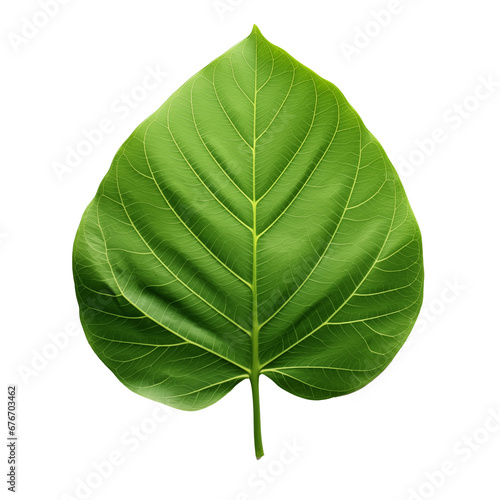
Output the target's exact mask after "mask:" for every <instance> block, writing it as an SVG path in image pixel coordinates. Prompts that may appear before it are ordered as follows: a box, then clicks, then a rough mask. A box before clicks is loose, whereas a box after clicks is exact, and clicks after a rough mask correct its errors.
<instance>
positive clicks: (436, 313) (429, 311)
mask: <svg viewBox="0 0 500 500" xmlns="http://www.w3.org/2000/svg"><path fill="white" fill-rule="evenodd" d="M466 290H467V286H466V285H465V284H464V283H462V282H461V281H460V279H459V278H453V279H452V280H450V279H446V280H445V281H444V286H443V288H442V290H441V292H440V293H439V295H438V296H437V297H434V298H432V299H431V300H430V301H429V302H427V301H426V302H425V303H424V305H423V307H422V309H421V311H420V314H419V316H418V320H417V323H416V325H415V332H416V333H423V332H425V331H426V330H427V329H428V328H429V326H430V325H432V324H433V323H434V322H435V321H437V319H438V318H439V317H440V316H442V315H443V314H445V312H446V310H447V308H448V307H449V306H450V305H451V304H453V303H455V302H456V301H457V299H458V298H459V297H460V296H461V295H462V294H463V293H464V292H465V291H466ZM412 338H413V336H410V339H412Z"/></svg>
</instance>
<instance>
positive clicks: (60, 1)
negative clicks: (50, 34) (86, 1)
mask: <svg viewBox="0 0 500 500" xmlns="http://www.w3.org/2000/svg"><path fill="white" fill-rule="evenodd" d="M70 1H71V0H40V1H39V2H38V6H39V7H40V9H39V10H37V11H36V12H35V13H34V14H33V15H32V16H30V17H29V18H28V17H22V18H21V28H20V30H19V32H18V33H14V32H10V33H9V34H8V35H7V38H8V40H9V42H10V45H11V47H12V50H13V51H14V53H15V54H17V53H18V52H19V51H20V50H21V48H22V47H23V46H25V45H27V44H28V43H29V42H30V41H31V40H33V39H34V38H35V37H37V36H38V34H39V33H40V31H41V30H43V28H45V27H46V26H47V25H48V24H49V22H50V21H51V19H53V18H54V17H56V16H57V14H59V11H60V10H61V7H62V6H63V5H67V4H68V3H69V2H70Z"/></svg>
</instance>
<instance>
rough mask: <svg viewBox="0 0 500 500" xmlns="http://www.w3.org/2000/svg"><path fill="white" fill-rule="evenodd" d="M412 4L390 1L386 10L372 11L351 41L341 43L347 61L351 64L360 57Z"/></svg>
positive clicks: (398, 0)
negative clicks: (356, 57) (355, 58)
mask: <svg viewBox="0 0 500 500" xmlns="http://www.w3.org/2000/svg"><path fill="white" fill-rule="evenodd" d="M412 2H413V0H389V2H387V5H386V6H385V7H384V8H382V9H378V10H372V11H371V13H370V19H369V20H368V21H366V22H365V23H362V24H361V25H358V26H356V27H355V28H354V35H353V36H352V38H351V39H350V41H349V42H346V41H343V42H341V43H340V50H341V51H342V54H343V55H344V57H345V59H346V61H347V62H348V63H351V62H352V60H353V57H355V56H358V55H359V54H361V52H363V50H365V49H366V48H367V47H369V46H370V45H371V44H372V43H373V41H374V39H375V38H377V37H378V36H380V34H381V33H382V32H383V31H384V30H385V29H387V28H388V27H389V26H390V25H391V24H392V22H393V20H394V19H395V18H396V17H397V16H399V15H400V14H401V13H402V12H404V10H405V8H406V6H407V5H408V4H411V3H412Z"/></svg>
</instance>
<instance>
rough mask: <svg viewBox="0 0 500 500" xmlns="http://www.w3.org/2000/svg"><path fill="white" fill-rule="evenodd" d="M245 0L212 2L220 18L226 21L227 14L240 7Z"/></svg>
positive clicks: (217, 0)
mask: <svg viewBox="0 0 500 500" xmlns="http://www.w3.org/2000/svg"><path fill="white" fill-rule="evenodd" d="M243 1H244V0H214V1H213V2H212V7H213V9H214V10H215V12H216V13H217V16H218V18H219V19H220V20H221V21H224V19H225V18H226V14H230V13H231V12H234V11H235V10H236V8H237V7H239V6H240V5H241V4H242V3H243Z"/></svg>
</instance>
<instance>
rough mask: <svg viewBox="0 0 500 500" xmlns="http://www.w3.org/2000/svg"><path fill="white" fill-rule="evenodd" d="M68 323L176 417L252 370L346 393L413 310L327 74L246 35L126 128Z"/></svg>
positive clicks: (95, 207)
mask: <svg viewBox="0 0 500 500" xmlns="http://www.w3.org/2000/svg"><path fill="white" fill-rule="evenodd" d="M74 275H75V283H76V291H77V296H78V301H79V304H80V313H81V321H82V324H83V327H84V330H85V333H86V335H87V338H88V341H89V343H90V345H91V346H92V348H93V349H94V351H95V352H96V353H97V355H98V356H99V357H100V358H101V360H102V361H103V362H104V363H105V364H106V365H107V366H108V367H109V368H110V369H111V370H112V371H113V373H114V374H115V375H116V376H117V377H118V378H119V380H120V381H121V382H122V383H123V384H125V385H126V386H127V387H128V388H130V389H131V390H132V391H134V392H136V393H138V394H141V395H142V396H146V397H148V398H151V399H154V400H156V401H160V402H162V403H165V404H167V405H170V406H173V407H175V408H180V409H183V410H198V409H200V408H204V407H206V406H209V405H211V404H213V403H215V402H216V401H217V400H219V399H220V398H222V397H223V396H224V395H225V394H227V393H228V392H229V391H230V390H231V389H232V388H233V387H234V386H235V385H236V384H238V383H239V382H240V381H242V380H244V379H250V382H251V388H252V394H253V403H254V427H255V428H254V431H255V449H256V454H257V457H260V456H262V455H263V450H262V442H261V431H260V410H259V392H258V380H259V375H261V374H263V375H266V376H267V377H269V378H270V379H272V380H273V381H274V382H275V383H276V384H277V385H279V386H280V387H281V388H283V389H285V390H286V391H288V392H290V393H292V394H295V395H296V396H300V397H303V398H308V399H324V398H331V397H333V396H340V395H343V394H347V393H350V392H353V391H355V390H357V389H360V388H361V387H363V386H364V385H366V384H367V383H368V382H370V381H371V380H373V379H374V378H375V377H376V376H377V375H378V374H380V373H381V372H382V371H383V370H384V368H386V367H387V365H388V364H389V363H390V361H391V360H392V358H393V357H394V355H395V354H396V352H397V351H398V350H399V349H400V347H401V346H402V344H403V342H404V341H405V339H406V337H407V336H408V334H409V332H410V330H411V328H412V326H413V324H414V323H415V320H416V318H417V315H418V312H419V309H420V306H421V301H422V286H423V266H422V249H421V238H420V232H419V229H418V226H417V223H416V221H415V217H414V215H413V213H412V210H411V208H410V205H409V203H408V200H407V198H406V195H405V193H404V190H403V187H402V185H401V182H400V180H399V178H398V176H397V174H396V172H395V170H394V168H393V167H392V165H391V163H390V162H389V160H388V158H387V156H386V154H385V153H384V151H383V150H382V148H381V146H380V144H379V143H378V142H377V140H376V139H375V138H374V137H373V135H372V134H371V133H370V132H369V131H368V130H367V129H366V128H365V126H364V124H363V123H362V122H361V120H360V118H359V116H358V115H357V114H356V112H355V111H354V110H353V109H352V107H351V106H350V105H349V104H348V102H347V101H346V99H345V98H344V96H343V95H342V93H341V92H340V91H339V90H338V89H337V88H336V87H335V86H334V85H332V84H331V83H330V82H328V81H326V80H324V79H323V78H320V77H319V76H318V75H316V74H315V73H314V72H312V71H311V70H309V69H308V68H306V67H305V66H303V65H302V64H300V63H298V62H297V61H296V60H295V59H293V58H292V57H291V56H290V55H289V54H287V53H286V52H285V51H283V50H281V49H280V48H278V47H276V46H274V45H272V44H270V43H269V42H268V41H267V40H266V39H265V38H264V37H263V36H262V34H261V33H260V32H259V30H258V29H257V28H254V30H253V31H252V33H251V35H250V36H249V37H248V38H247V39H245V40H243V41H242V42H241V43H239V44H238V45H236V46H235V47H233V48H232V49H230V50H229V51H228V52H226V53H225V54H224V55H222V56H221V57H219V58H218V59H216V60H215V61H213V62H212V63H211V64H209V65H208V66H207V67H205V68H204V69H203V70H201V71H200V72H199V73H198V74H196V75H195V76H194V77H192V78H191V79H190V80H189V81H187V82H186V83H185V84H184V85H183V86H182V87H181V88H180V89H179V90H177V92H175V93H174V94H173V95H172V96H171V97H170V98H169V99H168V101H167V102H166V103H165V104H164V105H163V106H162V107H161V108H160V109H159V110H158V111H157V112H156V113H154V114H153V115H152V116H150V117H149V118H148V119H147V120H146V121H144V122H143V123H142V124H141V125H139V127H138V128H137V129H136V130H135V131H134V132H133V134H132V135H131V136H130V137H129V138H128V139H127V141H126V142H125V144H123V146H122V147H121V148H120V150H119V151H118V153H117V155H116V157H115V158H114V160H113V163H112V166H111V168H110V170H109V172H108V173H107V174H106V176H105V178H104V180H103V181H102V184H101V185H100V187H99V190H98V192H97V195H96V197H95V198H94V200H93V201H92V202H91V203H90V205H89V207H88V208H87V210H86V211H85V214H84V215H83V219H82V222H81V225H80V228H79V230H78V233H77V237H76V241H75V248H74Z"/></svg>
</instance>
